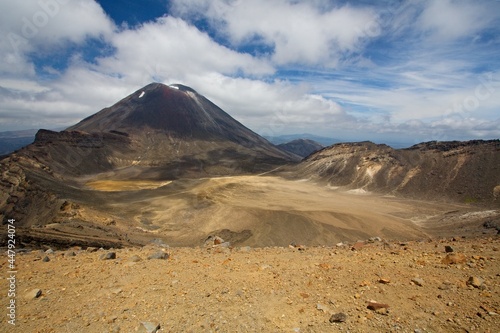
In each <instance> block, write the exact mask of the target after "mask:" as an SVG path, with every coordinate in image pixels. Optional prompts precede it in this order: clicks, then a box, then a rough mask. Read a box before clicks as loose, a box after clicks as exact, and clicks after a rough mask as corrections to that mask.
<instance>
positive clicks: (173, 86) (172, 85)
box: [169, 84, 179, 90]
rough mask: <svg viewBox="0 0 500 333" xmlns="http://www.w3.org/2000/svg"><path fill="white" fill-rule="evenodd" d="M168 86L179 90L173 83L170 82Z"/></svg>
mask: <svg viewBox="0 0 500 333" xmlns="http://www.w3.org/2000/svg"><path fill="white" fill-rule="evenodd" d="M169 87H170V88H174V89H177V90H179V87H178V86H176V85H175V84H171V85H169Z"/></svg>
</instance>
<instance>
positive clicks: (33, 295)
mask: <svg viewBox="0 0 500 333" xmlns="http://www.w3.org/2000/svg"><path fill="white" fill-rule="evenodd" d="M40 296H42V290H41V289H33V290H30V291H29V292H27V293H26V299H35V298H38V297H40Z"/></svg>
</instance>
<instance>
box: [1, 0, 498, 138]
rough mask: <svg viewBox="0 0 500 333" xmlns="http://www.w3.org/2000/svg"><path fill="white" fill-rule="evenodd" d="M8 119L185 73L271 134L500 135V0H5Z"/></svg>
mask: <svg viewBox="0 0 500 333" xmlns="http://www.w3.org/2000/svg"><path fill="white" fill-rule="evenodd" d="M0 22H1V23H0V57H1V59H3V60H2V62H1V63H0V131H8V130H18V129H28V128H60V127H65V126H69V125H71V124H74V123H76V122H78V121H79V120H80V119H82V118H84V117H86V116H88V115H90V114H93V113H95V112H97V111H99V110H100V109H102V108H104V107H107V106H110V105H112V104H114V103H115V102H116V101H118V100H120V99H121V98H123V97H125V96H126V95H128V94H130V93H132V92H134V91H136V90H138V89H140V88H141V87H142V86H145V85H146V84H148V83H150V82H153V81H158V82H163V83H166V84H171V83H183V84H186V85H188V86H191V87H192V88H194V89H196V90H197V91H198V92H199V93H201V94H203V95H205V96H206V97H207V98H209V99H211V100H212V101H213V102H215V103H216V104H217V105H219V106H220V107H222V108H223V109H224V110H225V111H226V112H228V113H229V114H231V115H232V116H233V117H235V118H236V119H237V120H239V121H241V122H242V123H243V124H245V125H246V126H248V127H250V128H251V129H252V130H254V131H256V132H258V133H260V134H263V135H271V136H276V135H281V134H292V133H312V134H317V135H322V136H327V137H334V138H339V139H341V140H346V141H359V140H372V141H376V142H390V143H405V144H412V143H417V142H421V141H429V140H441V141H444V140H467V139H477V138H480V139H492V138H498V137H500V1H496V0H482V1H481V0H480V1H465V0H409V1H376V2H375V1H345V0H344V1H330V0H309V1H299V0H293V1H292V0H274V1H266V0H183V1H181V0H171V1H166V0H144V1H132V0H124V1H119V0H115V1H111V0H100V1H94V0H23V1H3V2H2V3H0Z"/></svg>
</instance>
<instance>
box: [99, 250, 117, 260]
mask: <svg viewBox="0 0 500 333" xmlns="http://www.w3.org/2000/svg"><path fill="white" fill-rule="evenodd" d="M99 259H101V260H111V259H116V253H115V252H108V253H103V254H101V256H100V257H99Z"/></svg>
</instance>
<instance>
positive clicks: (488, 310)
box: [0, 236, 500, 333]
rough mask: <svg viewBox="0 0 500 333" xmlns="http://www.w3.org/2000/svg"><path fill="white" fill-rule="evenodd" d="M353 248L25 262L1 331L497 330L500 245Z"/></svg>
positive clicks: (43, 256)
mask: <svg viewBox="0 0 500 333" xmlns="http://www.w3.org/2000/svg"><path fill="white" fill-rule="evenodd" d="M446 245H449V246H450V247H451V248H452V250H453V251H454V252H453V253H446V252H445V246H446ZM351 246H352V244H351V245H350V246H347V245H340V244H339V245H338V246H327V247H300V246H295V247H264V248H252V247H247V246H243V247H238V248H227V247H221V246H220V245H219V246H215V247H214V246H207V247H196V248H169V247H167V246H165V245H164V244H162V243H161V242H160V243H157V244H149V245H146V246H144V247H135V248H126V249H118V250H103V249H101V250H97V249H81V248H71V249H69V250H65V251H55V252H53V251H50V250H49V251H47V252H43V251H42V250H34V251H31V252H25V253H24V252H23V253H18V255H17V258H16V260H17V286H16V288H17V295H16V302H17V303H16V305H17V307H16V326H15V327H12V326H10V325H8V324H7V323H6V321H5V315H4V320H2V322H1V323H0V325H1V326H0V331H1V332H33V333H34V332H40V333H42V332H43V333H47V332H57V333H61V332H68V333H69V332H71V333H73V332H136V330H137V331H139V332H154V331H155V330H154V329H151V330H149V331H148V330H146V329H145V328H144V327H142V328H140V327H141V326H143V324H142V323H143V322H149V324H145V325H146V326H147V325H150V326H152V327H157V326H159V327H160V328H159V329H158V330H157V332H498V327H500V296H499V295H500V261H499V257H498V254H499V249H500V238H498V236H491V237H490V238H474V239H472V238H471V239H469V238H466V239H462V238H458V239H454V240H452V239H443V240H435V241H425V242H417V241H410V242H406V243H399V242H397V243H396V242H391V243H387V242H383V241H374V242H372V243H366V244H364V245H363V246H361V244H358V245H356V246H355V247H356V248H357V249H356V250H353V249H352V248H351ZM450 250H451V249H448V251H450ZM111 251H112V252H114V253H115V254H116V258H115V259H109V260H103V259H102V258H103V257H104V256H106V254H108V253H109V252H111ZM162 253H168V258H166V259H165V258H164V259H148V257H150V256H151V255H156V256H159V255H160V254H162ZM447 256H448V262H446V259H445V258H446V257H447ZM111 257H112V256H111ZM443 260H445V262H443ZM453 260H455V261H453ZM450 261H453V262H452V263H450ZM1 270H2V272H4V273H5V272H6V271H8V268H7V260H2V263H1ZM7 289H8V285H7V282H6V280H5V279H4V280H3V282H2V283H1V284H0V294H2V295H7V292H8V290H7ZM38 291H40V292H39V294H40V295H38V297H36V295H37V292H38ZM2 300H3V301H2V309H3V311H4V312H5V311H7V310H6V306H7V304H6V298H5V297H2ZM368 301H377V302H380V303H384V304H387V305H388V306H389V307H388V308H387V309H379V310H376V311H374V310H370V309H368V308H367V305H368V303H367V302H368ZM338 313H343V314H345V317H344V319H345V321H344V322H339V323H335V322H334V323H331V322H330V318H331V317H332V315H333V314H338ZM342 317H343V315H337V318H341V319H342ZM143 329H144V330H143Z"/></svg>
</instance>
